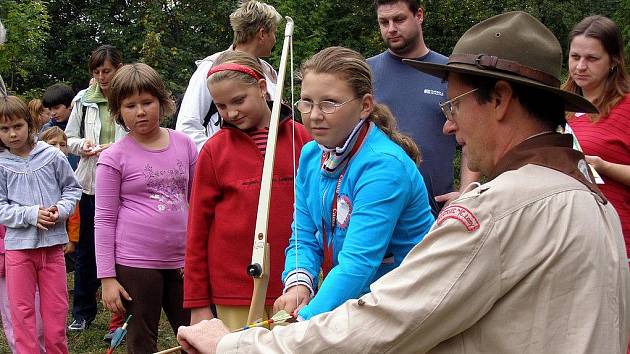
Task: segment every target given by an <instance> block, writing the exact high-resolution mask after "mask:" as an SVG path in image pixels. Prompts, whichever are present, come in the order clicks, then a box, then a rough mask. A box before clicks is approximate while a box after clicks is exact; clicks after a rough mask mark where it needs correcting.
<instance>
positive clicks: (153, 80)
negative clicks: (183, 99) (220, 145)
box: [95, 63, 197, 353]
mask: <svg viewBox="0 0 630 354" xmlns="http://www.w3.org/2000/svg"><path fill="white" fill-rule="evenodd" d="M108 100H109V102H108V103H109V107H110V110H111V114H112V118H113V119H114V120H115V121H116V123H117V124H119V125H121V126H122V127H123V128H124V129H125V130H127V131H128V132H129V134H128V135H127V136H125V137H124V138H122V139H121V140H119V141H118V142H116V143H115V144H114V145H112V146H111V147H110V148H109V149H107V150H105V151H103V152H102V153H101V155H100V158H99V160H98V163H97V167H96V185H97V188H96V215H95V246H96V268H97V276H98V278H100V279H101V281H102V284H103V290H102V297H103V304H104V305H105V307H106V308H107V309H109V310H110V311H113V312H116V313H122V312H124V311H126V312H127V314H129V315H133V318H132V320H131V321H130V322H129V327H128V331H129V332H128V336H127V350H128V352H129V353H136V352H137V353H153V352H156V351H157V344H156V343H157V333H158V324H159V321H160V313H161V309H162V308H163V309H164V312H165V313H166V316H167V317H168V320H169V322H170V324H171V327H172V328H173V330H174V331H176V329H177V328H178V327H179V326H181V325H185V324H188V322H189V318H190V313H189V311H187V310H184V308H183V307H182V298H183V266H184V250H185V239H186V223H187V218H188V198H189V195H190V185H191V179H192V176H193V170H194V166H195V162H196V158H197V149H196V147H195V144H194V143H193V141H192V140H191V139H190V138H189V137H188V136H186V135H184V134H182V133H179V132H175V131H173V130H170V129H165V128H161V127H160V119H161V118H163V117H166V116H168V115H170V114H172V112H173V108H174V104H173V102H172V100H171V99H170V98H169V94H168V91H167V90H166V87H165V86H164V83H163V81H162V80H161V78H160V77H159V75H158V73H157V72H156V71H155V70H153V69H152V68H151V67H150V66H148V65H146V64H140V63H138V64H131V65H125V66H124V67H122V68H121V69H119V70H118V72H117V73H116V75H115V76H114V78H113V80H112V82H111V92H110V95H109V98H108Z"/></svg>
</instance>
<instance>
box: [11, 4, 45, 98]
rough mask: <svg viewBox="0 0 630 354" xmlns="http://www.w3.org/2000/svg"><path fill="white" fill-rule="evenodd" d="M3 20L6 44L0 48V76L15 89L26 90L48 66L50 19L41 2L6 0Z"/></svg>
mask: <svg viewBox="0 0 630 354" xmlns="http://www.w3.org/2000/svg"><path fill="white" fill-rule="evenodd" d="M0 18H2V19H3V22H4V26H5V27H6V28H7V43H6V44H4V45H3V46H1V47H0V73H9V75H5V76H4V78H5V79H6V81H7V82H6V83H7V84H8V85H9V87H12V88H27V87H28V86H29V83H30V84H31V85H33V84H35V83H34V82H36V81H38V78H37V76H35V75H33V74H34V72H37V71H38V70H40V69H41V68H43V67H44V66H45V61H46V60H45V59H46V55H45V53H46V52H45V50H44V44H45V42H46V40H47V39H48V38H49V36H48V34H49V29H50V25H49V17H48V13H47V11H46V6H45V4H44V3H43V2H42V1H27V2H16V1H13V0H4V1H3V4H2V7H0Z"/></svg>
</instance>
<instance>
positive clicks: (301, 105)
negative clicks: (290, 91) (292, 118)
mask: <svg viewBox="0 0 630 354" xmlns="http://www.w3.org/2000/svg"><path fill="white" fill-rule="evenodd" d="M357 99H359V97H356V98H351V99H349V100H347V101H345V102H341V103H337V102H332V101H320V102H318V103H315V102H311V101H304V100H299V101H297V102H295V107H297V109H298V111H300V113H302V114H309V113H311V111H312V110H313V106H315V105H317V107H319V110H320V111H322V112H324V113H326V114H332V113H335V112H336V111H337V110H338V109H339V108H341V106H343V105H344V104H346V103H348V102H352V101H354V100H357Z"/></svg>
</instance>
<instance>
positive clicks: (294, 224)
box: [289, 34, 300, 310]
mask: <svg viewBox="0 0 630 354" xmlns="http://www.w3.org/2000/svg"><path fill="white" fill-rule="evenodd" d="M289 58H290V60H291V64H290V66H291V117H293V124H292V125H291V127H292V131H291V134H292V146H293V234H294V235H295V245H294V247H295V274H297V270H298V264H299V263H298V227H297V201H296V199H297V188H296V180H297V160H296V154H295V95H294V78H295V74H294V72H293V65H294V64H293V34H291V37H290V38H289ZM299 305H300V296H299V294H297V295H296V296H295V309H296V310H297V307H298V306H299Z"/></svg>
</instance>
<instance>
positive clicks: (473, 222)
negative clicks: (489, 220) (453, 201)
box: [437, 205, 479, 232]
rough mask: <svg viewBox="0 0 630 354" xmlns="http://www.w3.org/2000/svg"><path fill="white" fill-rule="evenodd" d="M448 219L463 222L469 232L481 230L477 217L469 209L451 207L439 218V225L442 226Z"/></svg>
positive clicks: (456, 206)
mask: <svg viewBox="0 0 630 354" xmlns="http://www.w3.org/2000/svg"><path fill="white" fill-rule="evenodd" d="M446 219H455V220H457V221H459V222H461V223H462V224H463V225H464V227H465V228H466V230H468V232H472V231H475V230H477V229H478V228H479V221H478V220H477V217H475V215H474V214H473V213H472V212H471V211H470V210H468V209H466V208H464V207H463V206H459V205H451V206H448V207H446V208H444V209H443V210H442V211H441V212H440V215H438V218H437V224H438V225H441V224H442V222H443V221H444V220H446Z"/></svg>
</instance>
